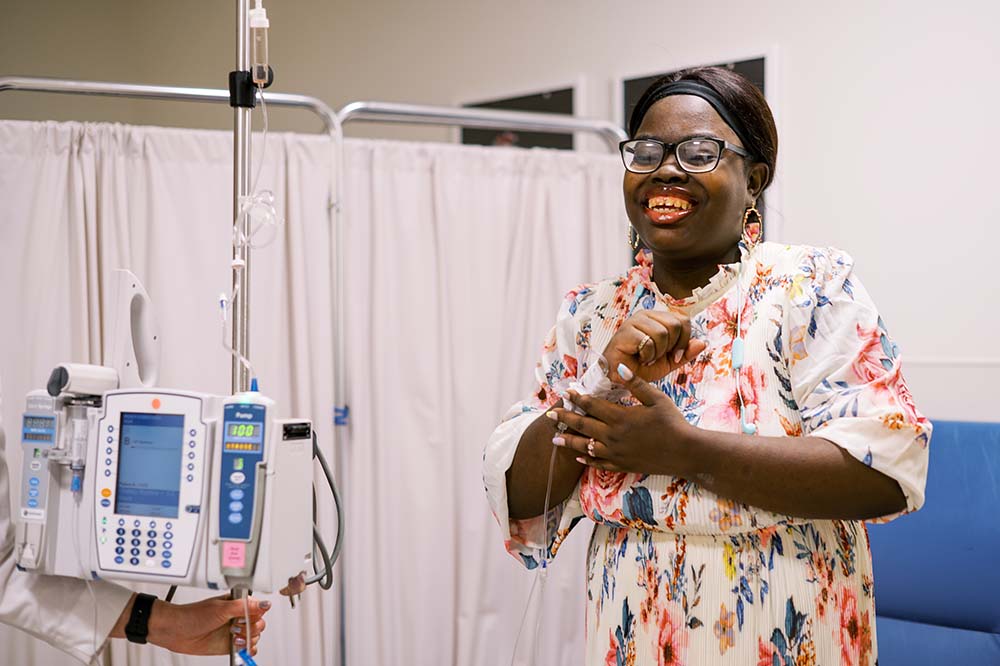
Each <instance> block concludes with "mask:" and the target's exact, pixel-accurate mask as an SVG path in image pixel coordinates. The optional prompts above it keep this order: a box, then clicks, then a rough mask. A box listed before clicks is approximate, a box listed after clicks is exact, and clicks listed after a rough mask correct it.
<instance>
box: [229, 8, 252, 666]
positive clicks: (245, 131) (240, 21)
mask: <svg viewBox="0 0 1000 666" xmlns="http://www.w3.org/2000/svg"><path fill="white" fill-rule="evenodd" d="M248 3H249V0H236V70H237V71H240V72H245V71H248V70H249V69H250V43H249V27H250V26H249V20H250V15H249V12H248V9H249V5H248ZM251 111H252V109H250V108H246V107H242V106H233V216H232V219H234V220H236V224H238V225H239V227H240V231H241V232H242V237H243V239H244V242H241V243H237V244H235V246H234V249H233V259H234V260H240V261H242V265H243V269H242V270H239V271H234V274H233V282H234V284H233V292H234V293H235V294H236V296H235V297H234V298H233V313H232V314H233V317H232V319H233V341H232V346H233V349H235V350H236V352H237V353H236V355H235V356H234V357H233V365H232V392H233V393H234V394H235V393H242V392H244V391H248V390H249V389H250V378H249V376H248V374H249V373H248V371H247V369H246V368H245V367H244V366H243V363H241V362H240V358H241V357H242V358H249V356H250V336H249V331H248V328H249V326H250V247H249V240H247V239H249V238H250V232H249V219H248V216H246V215H240V214H239V211H240V208H241V202H242V200H243V197H245V196H246V195H247V194H249V191H250V138H251V134H250V129H251V126H250V120H251V116H250V113H251ZM237 289H238V291H237ZM246 594H249V590H248V591H247V592H246ZM229 596H230V597H233V598H235V595H234V594H233V593H232V592H230V595H229ZM244 631H246V632H247V633H246V634H245V635H246V636H247V637H249V636H250V633H249V632H250V627H246V628H245V629H244ZM234 640H235V635H232V637H231V638H230V649H229V666H235V664H236V651H237V650H236V648H235V643H234ZM249 648H250V645H249V643H247V649H249Z"/></svg>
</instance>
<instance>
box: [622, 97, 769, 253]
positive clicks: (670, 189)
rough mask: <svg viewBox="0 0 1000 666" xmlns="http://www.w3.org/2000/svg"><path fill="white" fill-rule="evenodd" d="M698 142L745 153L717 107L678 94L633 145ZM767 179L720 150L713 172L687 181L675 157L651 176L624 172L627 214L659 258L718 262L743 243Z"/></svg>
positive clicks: (652, 112) (650, 116)
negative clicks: (750, 210) (720, 143)
mask: <svg viewBox="0 0 1000 666" xmlns="http://www.w3.org/2000/svg"><path fill="white" fill-rule="evenodd" d="M693 137H712V138H716V139H724V140H725V141H728V142H729V143H732V144H735V145H738V146H743V144H742V142H741V141H740V140H739V139H738V138H737V137H736V133H735V132H734V131H733V130H732V128H731V127H729V125H727V124H726V123H725V121H723V120H722V118H721V117H720V116H719V114H718V113H716V111H715V109H713V108H712V106H711V104H709V103H708V102H706V101H705V100H703V99H702V98H700V97H696V96H694V95H672V96H670V97H665V98H664V99H662V100H660V101H659V102H657V103H656V104H654V105H653V106H652V107H650V109H649V111H648V112H647V113H646V116H645V117H644V118H643V120H642V124H641V125H640V126H639V129H638V131H637V132H636V135H635V137H633V138H636V139H649V138H652V139H658V140H660V141H663V142H664V143H668V144H673V143H677V142H679V141H683V140H684V139H689V138H693ZM743 147H745V146H743ZM766 175H767V167H766V166H765V165H763V164H761V163H757V164H755V165H752V164H751V163H750V162H749V161H748V159H747V158H743V157H741V156H739V155H737V154H736V153H734V152H732V151H730V150H723V151H722V155H721V157H720V159H719V164H718V166H716V167H715V169H714V170H713V171H710V172H708V173H698V174H689V173H687V172H685V171H684V170H683V169H681V168H680V166H678V164H677V159H676V157H675V156H674V154H673V152H672V151H671V152H670V153H669V154H668V155H666V156H665V157H664V158H663V164H661V165H660V168H659V169H658V170H656V171H654V172H653V173H642V174H640V173H632V172H630V171H626V172H625V180H624V183H623V189H624V193H625V210H626V212H627V213H628V217H629V220H631V221H632V225H633V226H634V227H635V228H636V230H637V231H638V233H639V236H640V237H641V238H642V240H643V242H644V243H645V244H646V247H648V248H650V249H651V250H652V251H653V253H654V254H659V255H665V256H669V257H671V258H673V259H678V260H696V261H697V260H699V259H704V260H705V261H707V262H718V261H720V260H722V259H723V258H724V257H726V256H727V255H728V254H729V253H730V252H731V251H732V249H733V247H734V246H735V245H736V243H737V242H738V241H739V239H740V235H741V233H742V229H743V213H744V211H745V210H746V209H747V207H749V206H751V205H752V204H753V202H754V201H755V200H756V198H757V196H758V195H759V194H760V191H761V190H762V189H763V183H764V182H765V180H766ZM678 200H680V201H678Z"/></svg>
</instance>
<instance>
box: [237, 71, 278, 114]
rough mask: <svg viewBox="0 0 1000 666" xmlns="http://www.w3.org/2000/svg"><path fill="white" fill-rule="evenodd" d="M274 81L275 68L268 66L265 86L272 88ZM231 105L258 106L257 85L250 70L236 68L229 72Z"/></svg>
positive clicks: (248, 107) (246, 107)
mask: <svg viewBox="0 0 1000 666" xmlns="http://www.w3.org/2000/svg"><path fill="white" fill-rule="evenodd" d="M272 83H274V70H273V69H271V66H270V65H268V66H267V83H265V84H264V87H265V88H270V87H271V84H272ZM229 106H231V107H233V108H236V107H238V106H239V107H243V108H245V109H253V108H256V107H257V86H255V85H254V83H253V78H252V76H251V74H250V72H244V71H240V70H236V71H233V72H229Z"/></svg>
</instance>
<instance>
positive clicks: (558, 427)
mask: <svg viewBox="0 0 1000 666" xmlns="http://www.w3.org/2000/svg"><path fill="white" fill-rule="evenodd" d="M556 430H558V431H559V432H560V433H564V432H566V431H567V430H569V426H568V425H566V424H565V423H563V422H562V421H560V422H559V423H557V424H556Z"/></svg>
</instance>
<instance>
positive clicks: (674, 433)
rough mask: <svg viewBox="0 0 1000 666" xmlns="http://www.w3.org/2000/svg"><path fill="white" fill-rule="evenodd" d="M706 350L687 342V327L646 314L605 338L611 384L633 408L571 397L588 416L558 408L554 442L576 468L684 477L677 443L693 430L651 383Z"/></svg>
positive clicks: (666, 316) (671, 317) (682, 320)
mask: <svg viewBox="0 0 1000 666" xmlns="http://www.w3.org/2000/svg"><path fill="white" fill-rule="evenodd" d="M706 346H707V345H706V344H705V342H704V341H702V340H698V339H691V322H690V320H689V319H688V318H687V317H685V316H684V315H680V314H676V313H672V312H653V311H649V310H644V311H642V312H640V313H638V314H635V315H633V316H632V317H630V318H629V319H627V320H626V321H625V322H624V323H623V324H622V326H621V328H619V329H618V331H617V332H616V333H615V335H614V337H612V338H611V341H610V342H609V343H608V346H607V348H606V349H605V350H604V358H605V360H606V361H607V362H608V367H609V368H610V369H609V372H608V377H609V379H611V381H612V382H614V383H616V384H620V385H622V386H624V387H625V388H626V389H628V391H629V392H630V393H631V394H632V396H633V397H635V398H636V399H637V400H638V401H639V404H638V405H636V406H633V407H625V406H622V405H618V404H614V403H612V402H609V401H607V400H604V399H602V398H594V397H591V396H585V395H580V394H579V393H578V392H576V391H572V390H571V391H569V392H568V395H569V398H570V400H571V401H572V402H573V404H574V405H576V406H577V407H579V408H580V409H582V410H583V411H584V412H585V413H586V415H585V416H581V415H579V414H575V413H573V412H571V411H569V410H567V409H562V408H555V409H552V410H550V411H549V412H547V413H546V416H548V417H549V418H551V419H553V420H554V421H556V422H557V423H560V424H565V425H564V426H563V427H560V428H559V430H560V431H561V432H557V433H556V436H555V437H554V438H553V440H552V443H553V444H555V445H556V446H563V447H566V448H567V449H570V450H572V451H574V452H575V453H578V454H579V457H578V458H577V462H580V463H581V464H584V465H588V466H590V467H595V468H597V469H601V470H605V471H610V472H636V473H641V474H671V475H682V474H683V473H684V472H685V471H686V470H685V465H684V461H685V458H686V456H685V455H684V453H683V449H684V447H683V446H681V444H682V442H683V440H684V438H685V436H686V435H688V434H690V433H691V431H692V429H693V428H694V426H692V425H690V424H689V423H688V422H687V420H686V419H685V418H684V415H683V414H682V413H681V412H680V410H679V409H677V407H676V405H674V403H673V401H672V400H670V399H669V398H668V397H667V396H666V395H664V394H663V392H661V391H660V390H659V389H657V388H656V387H654V386H652V385H651V384H650V383H649V382H651V381H656V380H659V379H662V378H663V377H665V376H667V375H668V374H670V373H671V372H673V371H674V370H676V369H677V368H679V367H681V366H683V365H686V364H687V363H689V362H691V361H693V360H694V359H695V358H696V357H697V356H698V355H699V354H701V352H703V351H704V350H705V347H706ZM564 428H568V429H564Z"/></svg>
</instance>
